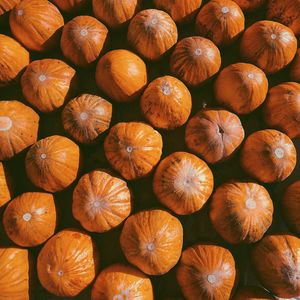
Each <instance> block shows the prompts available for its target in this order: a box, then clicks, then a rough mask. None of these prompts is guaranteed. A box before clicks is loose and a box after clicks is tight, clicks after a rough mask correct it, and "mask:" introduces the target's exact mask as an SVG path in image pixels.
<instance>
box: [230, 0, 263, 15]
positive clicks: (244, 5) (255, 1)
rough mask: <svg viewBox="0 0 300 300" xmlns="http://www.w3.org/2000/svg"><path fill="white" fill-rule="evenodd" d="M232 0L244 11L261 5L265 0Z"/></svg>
mask: <svg viewBox="0 0 300 300" xmlns="http://www.w3.org/2000/svg"><path fill="white" fill-rule="evenodd" d="M233 1H234V2H236V3H237V4H238V5H239V7H240V8H241V9H242V10H243V11H245V12H249V11H253V10H256V9H258V8H260V7H261V6H263V4H264V3H265V0H233Z"/></svg>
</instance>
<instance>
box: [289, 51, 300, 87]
mask: <svg viewBox="0 0 300 300" xmlns="http://www.w3.org/2000/svg"><path fill="white" fill-rule="evenodd" d="M291 79H292V80H293V81H297V82H299V83H300V49H298V51H297V53H296V56H295V59H294V61H293V63H292V65H291Z"/></svg>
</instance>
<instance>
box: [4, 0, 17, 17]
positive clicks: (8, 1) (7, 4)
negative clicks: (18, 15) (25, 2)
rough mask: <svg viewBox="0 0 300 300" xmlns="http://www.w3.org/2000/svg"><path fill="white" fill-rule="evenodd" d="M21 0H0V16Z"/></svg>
mask: <svg viewBox="0 0 300 300" xmlns="http://www.w3.org/2000/svg"><path fill="white" fill-rule="evenodd" d="M20 1H21V0H0V16H1V15H3V14H5V13H6V12H8V11H10V10H11V9H12V8H13V7H14V6H15V5H16V4H18V3H19V2H20Z"/></svg>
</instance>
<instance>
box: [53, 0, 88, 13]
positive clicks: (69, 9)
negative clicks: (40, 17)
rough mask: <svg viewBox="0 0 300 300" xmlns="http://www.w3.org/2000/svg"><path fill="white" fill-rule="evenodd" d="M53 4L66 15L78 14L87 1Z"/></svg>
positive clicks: (79, 0)
mask: <svg viewBox="0 0 300 300" xmlns="http://www.w3.org/2000/svg"><path fill="white" fill-rule="evenodd" d="M53 2H54V3H55V5H57V6H58V8H59V9H60V10H62V11H63V12H66V13H74V12H78V11H79V10H81V9H82V8H84V7H85V5H86V4H87V3H88V1H87V0H53Z"/></svg>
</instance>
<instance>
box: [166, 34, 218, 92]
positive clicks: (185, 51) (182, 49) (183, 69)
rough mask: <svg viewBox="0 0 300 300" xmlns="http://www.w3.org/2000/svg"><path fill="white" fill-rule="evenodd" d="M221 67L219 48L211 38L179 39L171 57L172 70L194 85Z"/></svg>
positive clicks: (181, 78)
mask: <svg viewBox="0 0 300 300" xmlns="http://www.w3.org/2000/svg"><path fill="white" fill-rule="evenodd" d="M220 67H221V56H220V51H219V49H218V48H217V47H216V46H215V44H214V43H213V42H211V41H210V40H208V39H206V38H203V37H198V36H193V37H188V38H184V39H183V40H181V41H179V42H178V43H177V45H176V47H175V50H174V51H173V53H172V55H171V59H170V69H171V72H172V73H173V74H174V75H175V76H176V77H178V78H179V79H180V80H182V81H183V82H184V83H185V84H187V85H189V86H194V87H197V86H199V85H201V84H202V83H204V82H205V81H207V80H208V79H209V78H211V77H212V76H213V75H215V74H216V73H218V72H219V69H220Z"/></svg>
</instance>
